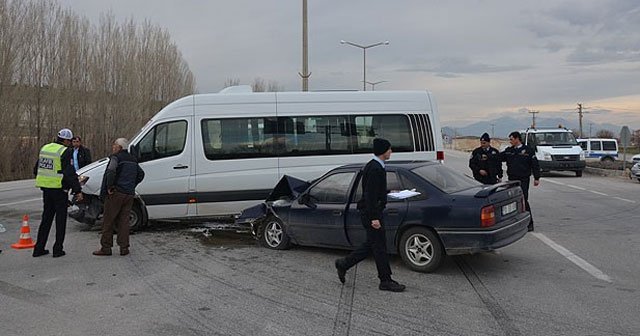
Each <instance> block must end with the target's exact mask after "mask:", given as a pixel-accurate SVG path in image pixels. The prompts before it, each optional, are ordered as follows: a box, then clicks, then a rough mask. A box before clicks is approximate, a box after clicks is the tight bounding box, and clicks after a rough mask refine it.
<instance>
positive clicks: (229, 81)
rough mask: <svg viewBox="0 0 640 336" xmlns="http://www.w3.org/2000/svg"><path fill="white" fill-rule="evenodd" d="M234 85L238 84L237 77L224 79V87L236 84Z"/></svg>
mask: <svg viewBox="0 0 640 336" xmlns="http://www.w3.org/2000/svg"><path fill="white" fill-rule="evenodd" d="M236 85H240V79H239V78H227V79H226V80H225V81H224V87H230V86H236Z"/></svg>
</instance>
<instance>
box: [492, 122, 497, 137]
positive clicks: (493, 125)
mask: <svg viewBox="0 0 640 336" xmlns="http://www.w3.org/2000/svg"><path fill="white" fill-rule="evenodd" d="M495 126H496V124H491V138H492V139H493V133H494V132H493V130H494V127H495Z"/></svg>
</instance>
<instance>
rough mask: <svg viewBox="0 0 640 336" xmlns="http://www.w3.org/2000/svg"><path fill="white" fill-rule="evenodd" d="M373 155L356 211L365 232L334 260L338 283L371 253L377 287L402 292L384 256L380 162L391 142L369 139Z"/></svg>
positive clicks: (383, 177) (387, 155)
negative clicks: (362, 239) (362, 238)
mask: <svg viewBox="0 0 640 336" xmlns="http://www.w3.org/2000/svg"><path fill="white" fill-rule="evenodd" d="M373 154H374V157H373V159H371V161H369V163H367V165H366V166H365V167H364V169H363V171H362V199H361V200H360V201H358V210H359V211H360V218H361V220H362V226H364V228H365V230H366V232H367V240H366V241H365V242H364V243H363V244H362V245H361V246H360V247H358V248H357V249H356V250H354V251H353V252H351V254H349V255H348V256H347V257H346V258H341V259H337V260H336V262H335V266H336V269H337V270H338V278H339V279H340V282H342V283H343V284H344V283H345V281H346V279H345V275H346V273H347V270H348V269H349V268H351V267H353V266H355V265H356V264H357V263H359V262H360V261H362V260H364V259H365V258H367V257H368V256H369V255H370V254H371V253H373V258H374V259H375V261H376V268H377V269H378V278H379V279H380V285H379V286H378V288H379V289H380V290H386V291H392V292H402V291H404V289H405V286H404V285H401V284H399V283H397V282H396V281H393V280H392V279H391V266H389V256H388V255H387V243H386V242H387V239H386V234H385V227H384V223H383V222H382V211H383V210H384V208H385V206H386V204H387V173H386V172H385V170H384V162H385V161H386V160H389V158H390V157H391V143H389V141H387V140H385V139H380V138H376V139H374V140H373Z"/></svg>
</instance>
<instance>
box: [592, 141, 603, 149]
mask: <svg viewBox="0 0 640 336" xmlns="http://www.w3.org/2000/svg"><path fill="white" fill-rule="evenodd" d="M591 150H602V146H601V145H600V141H591Z"/></svg>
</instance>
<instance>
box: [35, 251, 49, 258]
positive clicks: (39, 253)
mask: <svg viewBox="0 0 640 336" xmlns="http://www.w3.org/2000/svg"><path fill="white" fill-rule="evenodd" d="M47 254H49V250H42V251H36V250H33V254H32V255H33V257H34V258H35V257H40V256H43V255H47Z"/></svg>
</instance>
